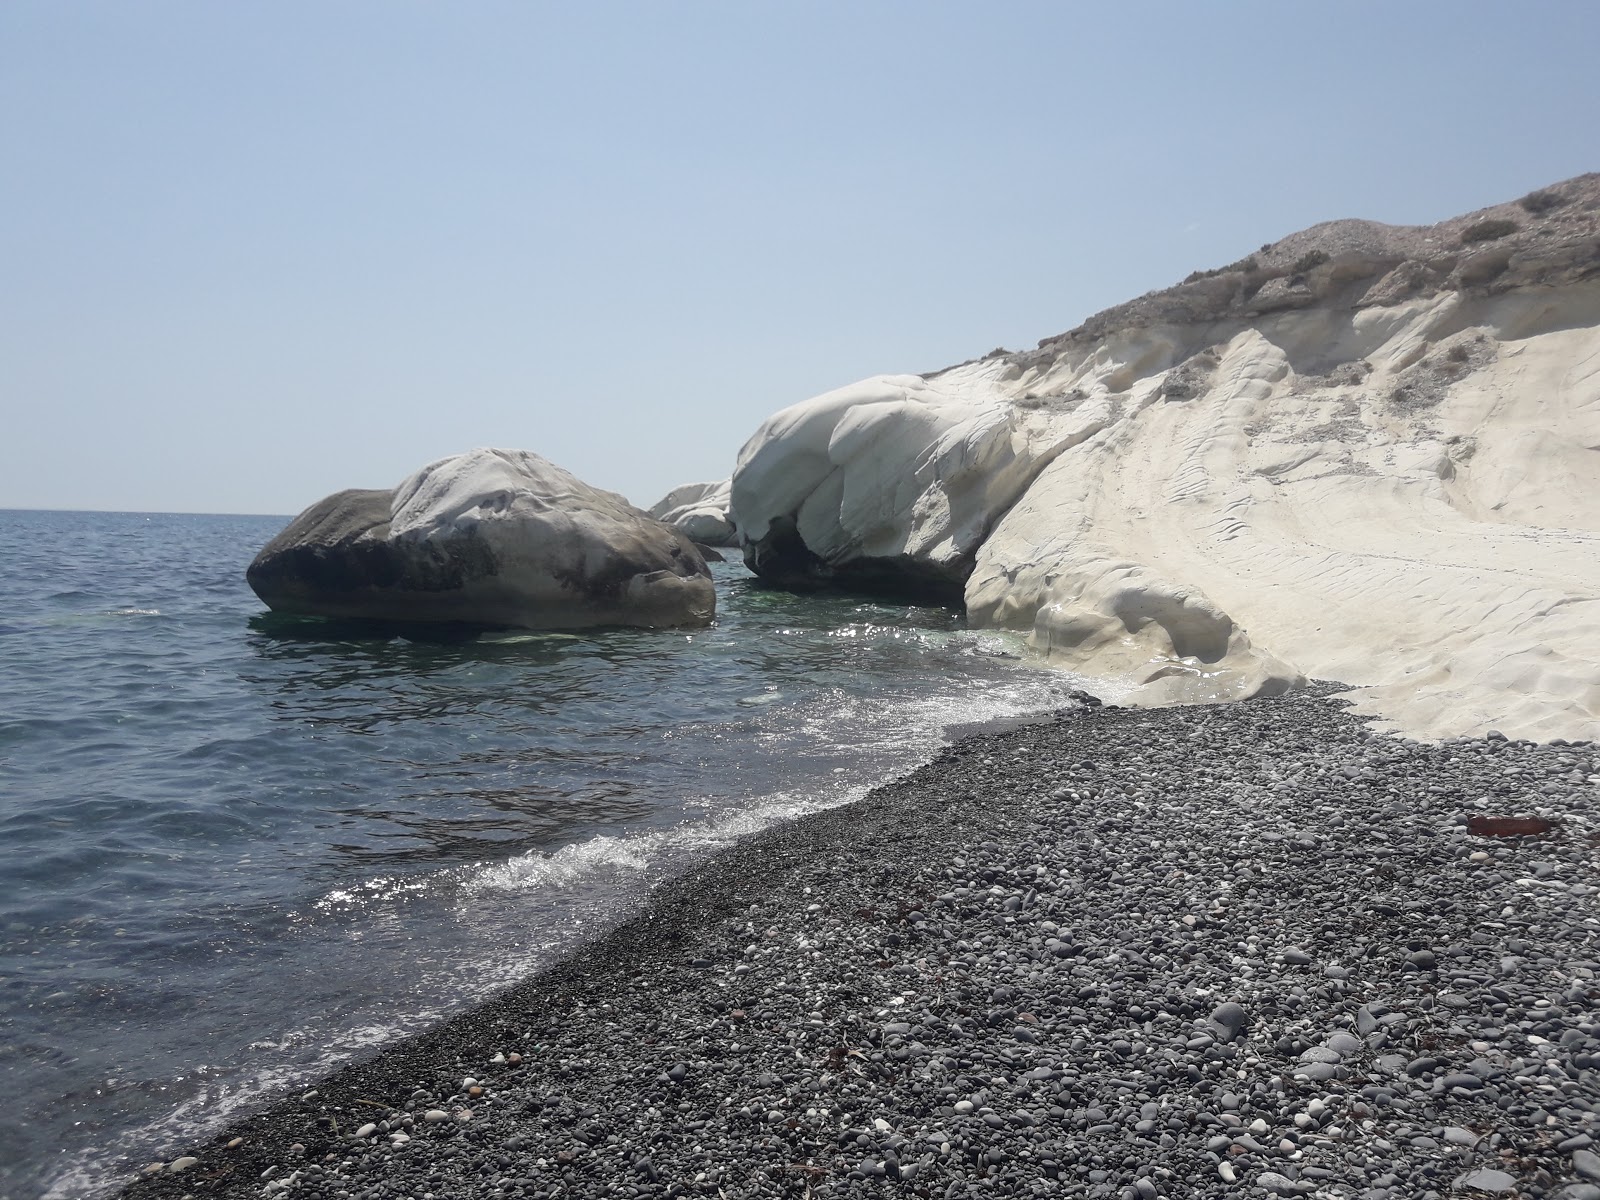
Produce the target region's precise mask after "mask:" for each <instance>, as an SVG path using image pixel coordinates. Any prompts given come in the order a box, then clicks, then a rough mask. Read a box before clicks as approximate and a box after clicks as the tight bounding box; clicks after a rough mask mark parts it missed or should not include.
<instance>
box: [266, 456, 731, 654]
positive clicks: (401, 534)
mask: <svg viewBox="0 0 1600 1200" xmlns="http://www.w3.org/2000/svg"><path fill="white" fill-rule="evenodd" d="M247 578H248V580H249V582H250V586H251V587H252V588H254V589H255V592H256V594H257V595H258V596H260V597H261V599H262V600H263V601H265V602H266V603H267V605H268V606H269V607H271V608H273V609H275V610H278V611H282V612H293V613H305V614H312V615H318V616H337V617H359V618H369V619H376V620H388V621H406V622H463V623H468V624H475V625H497V626H517V627H523V628H533V629H572V628H579V627H584V626H592V625H644V626H674V625H703V624H705V623H707V622H708V621H710V620H711V619H712V617H713V615H714V614H715V610H716V591H715V588H714V587H713V585H712V582H711V575H710V571H709V570H708V569H707V567H706V565H705V562H704V560H703V559H702V558H701V556H700V553H699V552H698V551H697V550H696V549H695V548H694V546H693V545H692V544H691V543H690V541H689V539H688V538H686V537H684V536H683V535H682V534H681V533H678V532H677V531H675V530H673V529H670V528H668V527H667V526H665V525H663V524H661V523H660V522H658V521H655V520H653V519H652V518H650V517H649V516H647V515H646V514H644V513H642V512H640V511H639V510H638V509H636V508H634V507H633V506H632V505H631V504H629V503H628V502H627V501H626V500H625V499H623V498H622V497H621V496H619V495H616V494H615V493H614V492H605V491H601V490H599V489H598V488H592V487H590V486H589V485H588V484H586V483H584V482H583V481H582V480H580V479H578V478H577V477H576V476H574V475H572V474H571V473H570V472H567V471H564V470H562V469H561V468H560V467H558V466H555V465H554V464H553V463H551V462H549V461H547V460H546V459H543V458H541V457H540V456H539V455H537V454H533V453H530V452H529V451H526V450H473V451H470V452H469V453H466V454H458V455H455V456H453V457H451V458H445V459H440V460H439V461H438V462H435V463H431V464H429V465H428V466H426V467H423V468H422V469H421V470H420V471H418V472H417V473H416V474H414V475H412V476H411V477H410V478H409V479H407V480H406V481H405V482H404V483H402V484H400V486H399V487H397V488H395V489H394V490H393V491H392V492H390V491H347V492H339V493H337V494H335V495H333V496H330V497H328V498H327V499H325V500H322V501H320V502H318V503H317V504H314V505H312V506H311V507H310V508H308V509H307V510H306V511H305V512H303V513H301V514H300V515H299V516H298V517H296V518H295V519H294V521H292V522H291V523H290V524H289V526H288V528H286V529H285V530H284V531H283V532H282V533H280V534H279V535H278V536H277V537H276V538H274V539H273V540H272V541H271V542H270V543H268V544H267V546H266V547H265V548H264V549H263V550H262V551H261V553H260V554H259V555H257V556H256V559H255V561H254V562H252V563H251V564H250V569H249V571H248V572H247Z"/></svg>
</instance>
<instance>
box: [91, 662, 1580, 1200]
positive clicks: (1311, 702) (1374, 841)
mask: <svg viewBox="0 0 1600 1200" xmlns="http://www.w3.org/2000/svg"><path fill="white" fill-rule="evenodd" d="M1332 690H1335V689H1334V688H1333V687H1332V686H1331V685H1329V686H1324V687H1319V688H1316V689H1314V690H1313V691H1312V692H1310V693H1301V694H1298V695H1294V696H1289V697H1282V698H1277V699H1271V700H1258V701H1243V702H1235V703H1233V704H1230V705H1224V706H1217V707H1208V708H1188V709H1117V708H1093V707H1083V708H1077V709H1070V710H1064V711H1063V712H1062V713H1060V714H1058V715H1057V716H1056V717H1055V718H1054V719H1046V720H1044V721H1042V722H1035V723H1031V724H1023V725H1018V726H1015V727H1013V728H1009V729H1004V730H999V731H991V732H978V733H969V734H967V736H965V737H963V738H962V740H960V741H958V742H956V743H955V744H954V745H952V746H949V747H946V748H944V749H943V750H941V751H939V752H938V753H937V754H936V756H935V757H934V759H933V760H932V761H931V762H929V763H928V764H926V765H925V766H923V767H920V768H918V769H916V770H914V771H912V772H911V773H910V774H908V775H906V776H904V777H902V778H900V779H897V780H893V781H890V782H888V783H886V784H883V785H882V786H880V787H879V788H877V789H875V790H874V791H873V792H872V793H870V794H869V795H868V796H867V797H866V798H864V799H863V800H861V801H857V802H855V803H852V804H849V805H845V806H843V807H841V808H836V809H830V810H826V811H823V812H820V813H815V814H811V815H809V816H806V817H803V818H800V819H799V820H797V821H795V822H793V823H791V824H787V825H784V826H780V827H777V828H775V829H771V830H767V831H765V832H763V833H760V834H757V835H755V836H753V837H751V838H749V839H746V840H745V841H742V842H740V843H739V844H737V845H736V846H734V847H731V848H730V849H728V850H726V851H723V852H721V853H719V854H718V855H716V856H714V857H713V858H712V859H710V860H708V861H707V862H706V863H704V864H702V865H700V866H699V867H697V868H695V869H693V870H691V871H690V872H688V873H687V874H686V875H684V876H682V877H680V878H678V879H676V880H673V881H671V882H669V883H667V884H665V885H663V886H661V887H660V888H658V889H657V890H656V892H655V893H654V895H653V896H652V897H651V899H650V900H649V901H648V902H647V904H646V907H645V908H644V910H643V911H641V912H640V913H639V914H637V915H636V916H634V917H633V918H631V919H630V920H628V921H627V922H625V923H624V924H623V925H622V926H620V927H619V928H617V929H615V930H613V931H612V932H610V933H608V934H605V935H603V936H601V937H600V938H598V939H597V940H595V941H594V942H592V943H590V944H589V945H587V946H585V947H583V948H581V949H580V950H579V951H577V952H576V954H574V955H573V956H572V957H570V958H569V959H567V960H565V961H564V962H562V963H560V964H558V965H556V966H554V967H552V968H551V969H549V970H547V971H545V972H543V973H541V974H539V975H536V976H534V977H532V978H531V979H529V980H526V981H524V982H522V983H520V984H517V985H514V986H513V987H511V988H510V989H508V990H507V991H505V992H503V993H501V994H500V995H499V996H497V997H495V998H493V999H491V1000H489V1001H488V1002H486V1003H484V1004H482V1005H479V1006H477V1007H475V1008H473V1009H471V1010H469V1011H467V1012H466V1013H463V1014H461V1015H459V1016H457V1017H455V1018H453V1019H451V1020H448V1021H446V1022H445V1023H443V1024H441V1025H439V1026H437V1027H435V1028H433V1029H432V1030H429V1031H427V1032H425V1033H423V1034H420V1035H418V1036H416V1037H413V1038H411V1039H407V1040H405V1041H402V1042H400V1043H398V1044H396V1045H394V1046H391V1047H389V1048H387V1049H385V1050H384V1051H382V1052H380V1053H379V1054H378V1055H377V1056H376V1057H374V1058H372V1059H369V1060H366V1061H364V1062H360V1063H356V1064H353V1065H351V1066H348V1067H345V1068H343V1069H341V1070H339V1071H337V1072H335V1073H334V1074H333V1075H331V1076H329V1077H327V1078H325V1079H324V1080H323V1081H322V1082H321V1083H319V1084H317V1085H315V1086H314V1087H313V1089H312V1090H311V1091H310V1092H307V1093H304V1094H303V1095H300V1096H296V1097H291V1098H286V1099H284V1100H281V1101H279V1102H278V1103H276V1104H274V1105H272V1106H270V1107H268V1108H266V1109H264V1110H263V1111H261V1112H259V1113H257V1114H255V1115H254V1116H251V1117H247V1118H244V1119H242V1120H240V1121H237V1122H234V1123H232V1124H231V1125H230V1126H229V1128H228V1129H226V1130H225V1131H224V1132H222V1133H220V1134H218V1135H217V1136H216V1137H215V1138H212V1139H210V1140H209V1141H208V1142H206V1143H205V1144H204V1145H203V1146H201V1147H198V1148H196V1149H193V1150H190V1151H187V1152H186V1153H185V1154H184V1155H179V1154H178V1153H176V1150H177V1148H174V1150H175V1153H174V1155H173V1158H172V1159H169V1160H168V1161H169V1162H171V1163H176V1162H179V1161H181V1158H182V1157H185V1156H188V1157H193V1158H195V1159H196V1161H195V1162H194V1163H192V1164H190V1165H188V1166H187V1167H186V1168H185V1169H183V1170H181V1171H178V1172H176V1173H175V1172H174V1171H173V1170H172V1168H171V1167H170V1166H169V1167H167V1168H166V1169H164V1170H162V1171H161V1172H160V1173H157V1174H151V1175H145V1176H141V1177H138V1178H136V1179H134V1181H133V1182H131V1183H129V1184H128V1185H127V1186H126V1187H125V1188H124V1189H123V1191H122V1192H121V1195H123V1196H126V1197H130V1198H133V1200H139V1198H141V1197H145V1196H151V1197H155V1196H161V1197H180V1196H185V1195H193V1196H195V1197H202V1196H245V1195H249V1196H261V1195H273V1196H284V1197H300V1196H306V1197H311V1196H330V1197H336V1198H338V1200H344V1198H345V1197H359V1196H370V1197H373V1198H374V1200H376V1198H377V1197H383V1196H412V1197H418V1198H424V1200H425V1198H426V1197H427V1196H429V1195H432V1196H434V1197H435V1198H436V1200H444V1198H445V1197H452V1198H453V1197H458V1196H459V1197H465V1196H484V1197H492V1198H494V1200H501V1198H503V1197H527V1198H530V1200H532V1198H538V1197H547V1198H548V1197H554V1196H583V1195H600V1194H615V1195H640V1196H656V1195H659V1196H669V1195H706V1196H717V1195H718V1194H719V1193H721V1194H723V1195H726V1196H729V1197H732V1196H755V1195H774V1196H778V1195H784V1196H787V1195H794V1196H803V1195H828V1194H839V1195H845V1194H852V1195H854V1194H859V1195H869V1194H877V1193H881V1191H882V1190H883V1189H884V1188H886V1187H891V1186H897V1187H899V1188H900V1189H902V1190H907V1191H908V1193H909V1194H914V1195H928V1196H933V1195H939V1196H945V1195H957V1194H964V1193H966V1192H968V1191H971V1192H974V1193H981V1194H984V1195H998V1194H1004V1195H1031V1194H1045V1193H1047V1192H1052V1191H1057V1192H1058V1191H1060V1190H1062V1189H1064V1188H1065V1189H1067V1190H1069V1191H1073V1189H1076V1190H1075V1191H1073V1194H1082V1195H1087V1196H1108V1197H1119V1198H1120V1197H1122V1196H1124V1195H1126V1196H1129V1197H1134V1198H1137V1200H1150V1198H1151V1197H1155V1196H1190V1195H1218V1196H1227V1195H1262V1194H1267V1195H1271V1194H1276V1195H1313V1194H1324V1195H1334V1196H1344V1195H1349V1196H1356V1195H1360V1196H1363V1197H1367V1198H1368V1200H1377V1197H1379V1196H1385V1195H1393V1196H1394V1197H1395V1198H1396V1200H1400V1197H1407V1198H1409V1197H1415V1196H1426V1195H1429V1194H1430V1193H1431V1194H1437V1195H1439V1196H1443V1195H1447V1194H1450V1193H1451V1192H1452V1191H1453V1190H1454V1191H1458V1192H1459V1191H1461V1190H1462V1189H1476V1191H1471V1190H1469V1191H1468V1194H1477V1193H1478V1192H1482V1193H1483V1194H1495V1191H1496V1188H1497V1187H1498V1185H1500V1184H1501V1183H1502V1182H1505V1181H1507V1180H1509V1183H1508V1184H1507V1187H1506V1189H1505V1190H1502V1191H1500V1193H1499V1194H1504V1195H1517V1194H1522V1195H1530V1196H1534V1195H1537V1196H1543V1195H1569V1196H1571V1197H1572V1198H1573V1200H1586V1198H1589V1197H1600V1186H1596V1187H1594V1190H1593V1191H1592V1193H1590V1192H1585V1191H1584V1190H1583V1189H1584V1188H1586V1187H1589V1186H1590V1184H1589V1182H1588V1180H1587V1179H1586V1177H1585V1176H1584V1175H1583V1174H1582V1172H1583V1171H1584V1170H1585V1169H1587V1168H1589V1167H1590V1166H1592V1167H1593V1169H1594V1171H1595V1172H1596V1173H1597V1174H1600V1158H1595V1159H1594V1161H1593V1163H1592V1164H1591V1162H1590V1159H1589V1158H1586V1157H1584V1156H1585V1155H1592V1154H1593V1153H1594V1152H1592V1151H1590V1150H1589V1145H1590V1142H1600V1129H1597V1128H1596V1127H1597V1126H1600V1116H1596V1109H1597V1107H1600V1073H1597V1071H1596V1070H1595V1068H1600V1037H1597V1034H1600V1027H1597V1026H1596V1025H1595V1024H1594V1021H1595V1017H1596V1009H1597V1006H1600V983H1597V982H1596V973H1597V971H1600V961H1597V960H1600V902H1597V895H1600V893H1597V891H1596V889H1595V888H1593V887H1590V886H1589V885H1588V884H1586V883H1584V882H1582V880H1583V879H1586V878H1592V877H1593V864H1594V860H1595V850H1594V847H1593V846H1592V845H1591V843H1590V841H1589V837H1590V834H1591V833H1594V832H1595V831H1597V830H1600V787H1597V785H1596V783H1591V782H1589V780H1590V778H1591V777H1592V778H1595V779H1596V780H1597V782H1600V776H1596V774H1595V773H1596V771H1600V763H1597V762H1596V757H1597V756H1596V751H1595V748H1594V747H1593V746H1592V745H1586V746H1583V747H1572V746H1553V745H1551V746H1533V745H1531V744H1528V743H1514V742H1504V741H1499V742H1496V741H1485V740H1474V741H1471V742H1466V741H1461V742H1449V743H1444V744H1442V745H1439V746H1425V745H1420V744H1417V743H1410V742H1406V741H1404V740H1402V739H1398V738H1394V737H1392V736H1389V735H1386V734H1375V733H1373V732H1371V731H1370V730H1368V729H1367V728H1366V726H1365V725H1364V724H1363V723H1362V722H1361V721H1359V720H1358V719H1357V718H1355V717H1353V716H1352V715H1350V714H1349V713H1348V712H1346V711H1345V710H1344V706H1343V705H1342V704H1341V703H1339V702H1334V701H1330V700H1328V699H1326V693H1327V692H1330V691H1332ZM1509 771H1516V772H1517V773H1516V774H1508V773H1507V772H1509ZM1480 800H1481V801H1483V804H1482V805H1481V806H1480V803H1479V802H1480ZM1471 813H1486V814H1489V815H1519V816H1522V815H1555V816H1559V817H1561V818H1562V822H1561V824H1560V825H1559V826H1558V827H1557V829H1556V830H1555V831H1554V832H1553V833H1551V834H1548V835H1545V836H1543V837H1538V838H1526V839H1517V840H1514V841H1502V840H1498V839H1487V838H1481V837H1474V836H1472V835H1470V834H1468V833H1467V832H1466V828H1465V817H1466V815H1468V814H1471ZM1474 855H1481V856H1485V857H1479V858H1474ZM1507 910H1509V911H1507ZM1302 960H1304V961H1302ZM1585 964H1587V965H1585ZM1558 976H1559V978H1557V977H1558ZM1229 1005H1237V1006H1239V1008H1238V1010H1235V1009H1233V1008H1230V1007H1227V1006H1229ZM1491 1034H1492V1035H1494V1036H1492V1037H1491V1036H1490V1035H1491ZM1550 1035H1553V1036H1550ZM496 1056H500V1061H498V1062H497V1061H495V1060H496ZM512 1056H516V1057H515V1058H513V1057H512ZM469 1079H470V1080H472V1081H473V1082H472V1083H470V1084H469V1083H467V1082H466V1081H467V1080H469ZM474 1087H476V1088H479V1089H480V1090H479V1091H478V1092H477V1093H473V1092H472V1091H471V1089H472V1088H474ZM430 1117H431V1118H433V1119H430ZM463 1117H465V1119H463ZM440 1118H442V1119H440ZM380 1123H383V1124H386V1125H387V1126H388V1128H380V1127H379V1126H380ZM369 1124H370V1125H372V1126H373V1127H374V1128H373V1129H372V1130H370V1131H366V1132H365V1133H364V1135H363V1136H360V1137H357V1136H355V1135H357V1134H358V1133H362V1131H363V1130H364V1128H365V1126H367V1125H369ZM1558 1134H1559V1135H1560V1136H1557V1135H1558ZM234 1139H243V1140H242V1141H241V1142H239V1143H238V1144H237V1145H235V1146H233V1147H232V1148H229V1143H231V1142H233V1140H234ZM1585 1139H1589V1141H1585ZM295 1147H300V1148H301V1149H298V1150H297V1149H295ZM1483 1172H1488V1173H1489V1174H1482V1173H1483ZM1502 1177H1503V1178H1502ZM896 1180H898V1183H897V1184H895V1183H894V1182H893V1181H896ZM1574 1189H1577V1190H1574Z"/></svg>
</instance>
